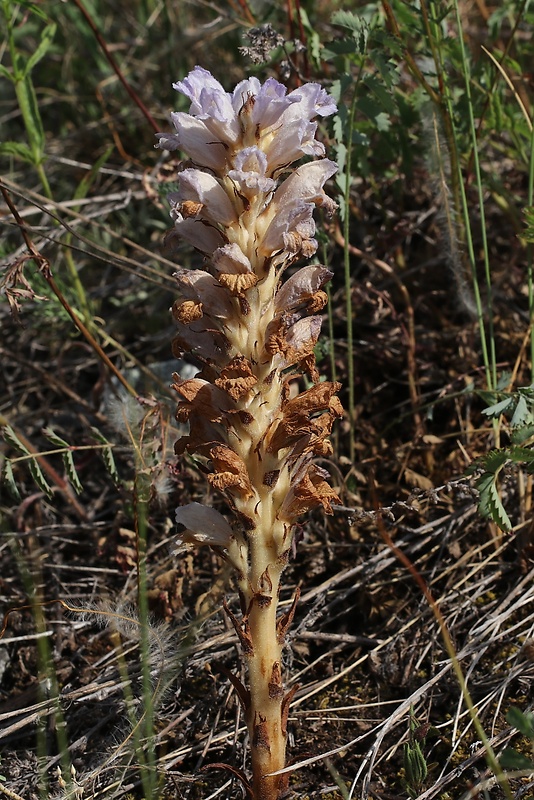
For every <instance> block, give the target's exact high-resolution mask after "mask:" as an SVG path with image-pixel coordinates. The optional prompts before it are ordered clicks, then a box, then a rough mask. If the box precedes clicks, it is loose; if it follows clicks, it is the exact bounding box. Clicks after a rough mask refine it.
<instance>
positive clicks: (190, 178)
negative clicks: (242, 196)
mask: <svg viewBox="0 0 534 800" xmlns="http://www.w3.org/2000/svg"><path fill="white" fill-rule="evenodd" d="M177 178H178V182H179V184H180V189H179V191H178V192H173V193H172V194H170V195H169V198H168V199H169V201H170V202H171V203H173V204H174V203H177V202H179V203H183V202H184V201H189V202H192V203H200V204H202V216H203V217H204V219H206V220H208V221H209V222H214V223H216V224H219V225H223V226H226V227H227V226H229V225H232V224H233V223H235V222H237V214H236V210H235V208H234V206H233V205H232V202H231V200H230V198H229V197H228V194H227V193H226V192H225V191H224V189H223V188H222V186H221V185H220V183H219V181H218V180H217V179H216V178H214V177H213V175H210V174H209V173H207V172H202V171H201V170H199V169H184V171H183V172H179V173H178V175H177Z"/></svg>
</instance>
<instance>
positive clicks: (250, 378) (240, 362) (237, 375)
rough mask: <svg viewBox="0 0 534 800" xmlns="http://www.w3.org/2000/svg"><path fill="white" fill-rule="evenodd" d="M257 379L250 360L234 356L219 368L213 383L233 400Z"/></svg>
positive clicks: (248, 388)
mask: <svg viewBox="0 0 534 800" xmlns="http://www.w3.org/2000/svg"><path fill="white" fill-rule="evenodd" d="M257 382H258V379H257V378H256V376H255V375H254V374H253V372H252V367H251V364H250V361H248V359H246V358H245V357H244V356H236V357H235V358H233V359H232V360H231V361H230V363H229V364H228V365H227V366H226V367H224V369H222V370H221V374H220V377H219V378H217V379H216V381H215V384H216V385H217V386H219V387H220V388H221V389H223V390H224V391H225V392H227V393H228V394H229V395H230V397H232V398H233V399H234V400H239V399H240V398H241V397H244V396H245V395H246V394H248V393H249V391H250V390H251V389H252V387H253V386H255V384H256V383H257Z"/></svg>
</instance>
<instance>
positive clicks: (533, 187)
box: [527, 118, 534, 383]
mask: <svg viewBox="0 0 534 800" xmlns="http://www.w3.org/2000/svg"><path fill="white" fill-rule="evenodd" d="M533 123H534V118H533ZM533 203H534V124H533V125H532V128H531V130H530V159H529V169H528V195H527V205H528V206H529V207H530V208H532V204H533ZM533 256H534V245H533V243H532V242H529V243H528V247H527V285H528V311H529V322H530V381H531V383H532V382H534V324H533V323H534V278H533Z"/></svg>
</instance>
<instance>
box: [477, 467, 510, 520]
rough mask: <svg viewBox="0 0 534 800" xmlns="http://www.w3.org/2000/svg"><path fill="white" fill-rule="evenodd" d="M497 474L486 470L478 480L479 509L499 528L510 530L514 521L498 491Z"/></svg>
mask: <svg viewBox="0 0 534 800" xmlns="http://www.w3.org/2000/svg"><path fill="white" fill-rule="evenodd" d="M496 484H497V474H494V473H492V472H485V473H484V474H483V475H481V477H480V478H479V479H478V481H477V482H476V487H477V489H478V490H479V492H480V500H479V504H478V510H479V512H480V513H481V514H482V516H484V517H487V518H489V519H491V520H493V522H495V524H496V525H498V526H499V528H502V530H504V531H509V530H511V528H512V523H511V522H510V518H509V516H508V514H507V513H506V511H505V510H504V506H503V504H502V502H501V498H500V497H499V492H498V491H497V485H496Z"/></svg>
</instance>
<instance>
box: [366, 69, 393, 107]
mask: <svg viewBox="0 0 534 800" xmlns="http://www.w3.org/2000/svg"><path fill="white" fill-rule="evenodd" d="M365 85H366V86H367V88H368V89H370V91H371V92H372V93H373V94H374V95H375V97H376V98H377V99H378V101H379V103H380V104H381V106H382V110H383V111H386V112H387V113H388V114H394V113H395V112H396V110H397V106H396V103H395V99H394V97H393V94H392V93H391V92H390V90H389V89H388V88H387V87H386V86H384V84H383V82H382V79H381V78H380V77H379V76H378V75H369V76H367V78H366V79H365Z"/></svg>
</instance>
